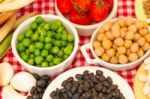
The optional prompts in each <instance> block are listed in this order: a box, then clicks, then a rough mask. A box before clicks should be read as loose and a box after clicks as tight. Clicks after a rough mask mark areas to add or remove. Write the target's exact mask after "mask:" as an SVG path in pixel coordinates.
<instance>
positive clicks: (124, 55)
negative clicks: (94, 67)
mask: <svg viewBox="0 0 150 99" xmlns="http://www.w3.org/2000/svg"><path fill="white" fill-rule="evenodd" d="M148 23H150V20H147V21H143V20H138V19H135V18H131V17H127V18H125V17H121V18H116V19H112V20H111V21H109V22H106V23H104V24H103V25H101V26H100V27H99V28H98V29H96V30H95V32H94V33H93V35H92V38H91V40H90V43H88V44H86V45H83V46H81V52H82V54H83V56H84V57H85V59H86V61H87V62H88V63H91V64H95V63H96V64H99V65H101V66H104V67H106V68H109V69H112V70H115V71H123V70H129V69H132V68H135V67H136V66H139V64H140V63H142V62H143V60H144V59H145V58H146V57H148V56H149V55H150V31H149V25H148ZM87 49H90V50H91V52H92V54H93V56H94V59H91V58H90V56H89V54H88V53H87Z"/></svg>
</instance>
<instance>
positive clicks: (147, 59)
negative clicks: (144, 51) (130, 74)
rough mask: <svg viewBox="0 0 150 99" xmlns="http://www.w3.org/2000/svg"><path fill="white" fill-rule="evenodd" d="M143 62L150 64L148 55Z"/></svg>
mask: <svg viewBox="0 0 150 99" xmlns="http://www.w3.org/2000/svg"><path fill="white" fill-rule="evenodd" d="M144 64H146V65H150V57H148V58H146V59H145V60H144Z"/></svg>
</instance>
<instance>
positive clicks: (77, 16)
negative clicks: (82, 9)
mask: <svg viewBox="0 0 150 99" xmlns="http://www.w3.org/2000/svg"><path fill="white" fill-rule="evenodd" d="M69 19H70V21H71V22H73V23H76V24H80V25H89V24H91V19H90V16H89V15H87V14H83V13H82V14H81V13H79V12H78V11H76V10H73V11H71V13H70V15H69Z"/></svg>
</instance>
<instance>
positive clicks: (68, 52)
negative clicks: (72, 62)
mask: <svg viewBox="0 0 150 99" xmlns="http://www.w3.org/2000/svg"><path fill="white" fill-rule="evenodd" d="M64 53H65V54H66V55H70V54H71V53H72V49H71V48H69V47H66V48H65V49H64Z"/></svg>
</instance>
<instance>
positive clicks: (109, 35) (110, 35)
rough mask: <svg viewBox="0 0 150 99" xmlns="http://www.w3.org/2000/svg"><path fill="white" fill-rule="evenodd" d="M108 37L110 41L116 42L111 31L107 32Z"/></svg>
mask: <svg viewBox="0 0 150 99" xmlns="http://www.w3.org/2000/svg"><path fill="white" fill-rule="evenodd" d="M106 37H107V38H108V39H109V40H114V36H113V34H112V33H111V31H107V32H106Z"/></svg>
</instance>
